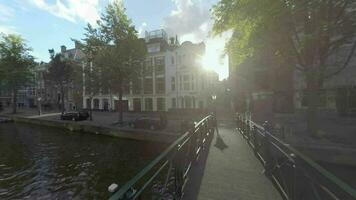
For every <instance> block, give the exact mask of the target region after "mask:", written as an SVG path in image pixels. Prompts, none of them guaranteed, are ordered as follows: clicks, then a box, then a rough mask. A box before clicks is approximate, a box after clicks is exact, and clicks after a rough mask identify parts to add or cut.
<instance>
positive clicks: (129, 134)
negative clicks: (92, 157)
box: [7, 116, 178, 143]
mask: <svg viewBox="0 0 356 200" xmlns="http://www.w3.org/2000/svg"><path fill="white" fill-rule="evenodd" d="M7 117H8V116H7ZM10 118H11V120H12V121H13V122H15V123H27V124H34V125H40V126H47V127H54V128H60V129H64V130H69V131H72V132H84V133H90V134H98V135H106V136H111V137H117V138H123V139H131V140H139V141H153V142H163V143H171V142H173V141H175V140H176V139H177V138H178V135H172V134H168V133H163V132H157V131H149V130H142V129H130V128H116V127H109V126H96V125H88V124H80V123H78V122H72V121H53V120H46V119H38V118H26V117H14V116H12V117H10Z"/></svg>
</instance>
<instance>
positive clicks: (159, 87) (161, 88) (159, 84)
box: [156, 78, 166, 94]
mask: <svg viewBox="0 0 356 200" xmlns="http://www.w3.org/2000/svg"><path fill="white" fill-rule="evenodd" d="M165 92H166V87H165V81H164V78H157V79H156V93H157V94H164V93H165Z"/></svg>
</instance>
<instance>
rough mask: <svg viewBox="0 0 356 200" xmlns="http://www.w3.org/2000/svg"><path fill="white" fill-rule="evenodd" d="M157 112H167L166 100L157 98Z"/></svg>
mask: <svg viewBox="0 0 356 200" xmlns="http://www.w3.org/2000/svg"><path fill="white" fill-rule="evenodd" d="M157 110H158V111H165V110H166V101H165V98H157Z"/></svg>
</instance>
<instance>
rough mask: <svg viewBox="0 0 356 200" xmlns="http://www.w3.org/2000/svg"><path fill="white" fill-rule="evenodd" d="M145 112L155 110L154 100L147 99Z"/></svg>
mask: <svg viewBox="0 0 356 200" xmlns="http://www.w3.org/2000/svg"><path fill="white" fill-rule="evenodd" d="M145 110H146V111H152V110H153V101H152V98H147V99H145Z"/></svg>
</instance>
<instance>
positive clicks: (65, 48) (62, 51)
mask: <svg viewBox="0 0 356 200" xmlns="http://www.w3.org/2000/svg"><path fill="white" fill-rule="evenodd" d="M66 51H67V47H66V46H64V45H62V46H61V53H64V52H66Z"/></svg>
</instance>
